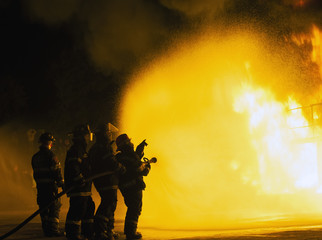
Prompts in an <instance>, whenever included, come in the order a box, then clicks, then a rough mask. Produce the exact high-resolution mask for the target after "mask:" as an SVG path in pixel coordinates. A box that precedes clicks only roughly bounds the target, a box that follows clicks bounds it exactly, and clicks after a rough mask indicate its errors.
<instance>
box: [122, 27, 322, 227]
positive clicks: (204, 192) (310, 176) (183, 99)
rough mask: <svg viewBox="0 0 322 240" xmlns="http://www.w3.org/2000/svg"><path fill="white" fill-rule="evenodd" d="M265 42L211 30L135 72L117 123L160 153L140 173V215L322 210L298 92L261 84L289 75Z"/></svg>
mask: <svg viewBox="0 0 322 240" xmlns="http://www.w3.org/2000/svg"><path fill="white" fill-rule="evenodd" d="M269 51H270V50H269V49H267V48H266V45H265V40H263V39H258V37H257V36H254V35H252V34H250V33H245V34H243V33H235V34H233V35H231V37H229V38H224V37H210V35H207V36H206V37H205V38H202V39H200V41H199V42H193V43H191V44H188V43H185V44H182V46H180V47H178V49H176V50H175V51H173V53H172V54H166V55H165V57H164V58H163V59H161V60H160V61H158V62H155V63H154V64H152V65H151V66H150V68H149V69H145V70H144V71H142V72H140V73H138V74H137V75H136V76H135V77H134V78H133V80H132V85H130V86H129V87H128V89H127V91H126V92H125V96H124V100H123V106H122V107H123V108H122V112H121V113H120V119H121V129H123V131H125V132H127V133H128V134H129V135H130V136H131V137H132V139H133V141H134V142H136V143H139V142H140V141H142V140H143V139H147V142H148V144H149V145H148V147H147V149H146V155H147V156H148V157H152V156H156V157H158V159H159V161H158V163H157V164H156V165H154V166H153V167H152V171H151V173H150V175H149V176H148V177H147V178H146V182H147V190H146V192H145V195H144V206H143V215H142V220H143V221H142V224H144V225H151V226H152V225H154V226H164V227H169V228H178V227H185V228H191V227H195V228H197V227H203V228H207V227H224V226H230V227H231V226H232V225H234V224H235V225H238V224H241V221H242V220H243V221H244V220H245V219H249V218H257V217H262V216H267V215H276V214H287V213H292V214H293V213H299V212H318V211H321V210H322V209H321V204H320V202H319V201H320V199H319V198H318V196H319V195H317V191H318V190H319V187H320V184H319V181H320V179H319V178H320V177H321V175H320V174H319V171H321V169H320V168H319V165H320V162H319V161H321V159H319V154H320V153H319V148H318V147H317V142H316V141H312V138H314V137H316V136H317V135H316V132H315V133H314V132H313V130H312V129H311V127H310V122H309V121H308V120H307V119H306V118H304V117H303V112H302V110H303V108H302V107H301V106H300V105H299V104H297V103H296V101H294V100H292V98H291V97H289V100H288V102H285V103H282V102H279V101H278V100H276V98H275V96H274V93H272V92H271V90H268V89H265V88H264V87H260V86H259V84H257V83H258V82H260V83H263V82H264V83H269V82H270V81H271V80H272V79H280V78H283V77H285V76H286V75H287V76H288V77H290V78H291V77H292V76H291V75H289V74H287V73H285V71H286V70H285V68H284V67H283V66H284V65H283V63H282V62H279V61H282V60H279V59H275V58H274V57H273V56H272V55H271V54H269ZM294 67H296V66H294ZM258 72H260V74H257V73H258ZM258 76H261V78H264V79H257V78H258ZM285 99H287V97H286V98H285ZM313 116H314V117H313V118H317V117H318V114H315V115H314V114H313ZM320 157H321V156H320ZM303 190H305V191H306V194H304V195H303V194H302V195H301V196H300V197H299V193H301V191H303ZM285 193H287V195H285ZM281 196H282V197H281ZM312 199H313V200H312ZM290 202H291V204H290Z"/></svg>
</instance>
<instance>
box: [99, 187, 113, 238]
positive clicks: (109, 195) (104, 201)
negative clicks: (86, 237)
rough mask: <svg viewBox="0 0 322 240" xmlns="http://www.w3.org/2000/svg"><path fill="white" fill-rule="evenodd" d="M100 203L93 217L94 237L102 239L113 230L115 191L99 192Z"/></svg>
mask: <svg viewBox="0 0 322 240" xmlns="http://www.w3.org/2000/svg"><path fill="white" fill-rule="evenodd" d="M99 194H100V197H101V203H100V205H99V206H98V208H97V211H96V214H95V217H94V228H95V234H96V236H101V237H102V238H103V239H104V238H107V237H108V236H110V235H111V234H112V230H113V229H114V212H115V209H116V204H117V189H108V190H104V191H99Z"/></svg>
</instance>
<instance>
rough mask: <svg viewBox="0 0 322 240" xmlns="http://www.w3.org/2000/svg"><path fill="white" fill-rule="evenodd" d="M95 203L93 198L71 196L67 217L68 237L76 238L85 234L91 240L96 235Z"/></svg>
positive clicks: (66, 229)
mask: <svg viewBox="0 0 322 240" xmlns="http://www.w3.org/2000/svg"><path fill="white" fill-rule="evenodd" d="M94 211H95V203H94V202H93V199H92V197H91V196H71V197H70V199H69V210H68V213H67V217H66V225H65V231H66V237H67V239H68V238H75V237H77V236H80V235H81V234H83V235H84V236H85V237H87V238H89V239H91V238H92V237H93V235H94V229H93V226H94Z"/></svg>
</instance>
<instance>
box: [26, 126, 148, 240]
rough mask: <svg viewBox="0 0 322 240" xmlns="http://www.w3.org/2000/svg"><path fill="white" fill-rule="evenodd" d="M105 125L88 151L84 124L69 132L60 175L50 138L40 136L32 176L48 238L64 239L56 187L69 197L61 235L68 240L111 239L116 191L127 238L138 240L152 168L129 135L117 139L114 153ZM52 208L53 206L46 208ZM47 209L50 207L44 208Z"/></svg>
mask: <svg viewBox="0 0 322 240" xmlns="http://www.w3.org/2000/svg"><path fill="white" fill-rule="evenodd" d="M109 126H110V125H109V124H102V125H100V126H99V127H98V128H97V129H96V130H95V131H94V133H95V137H96V141H95V143H94V144H93V145H92V147H91V148H90V149H89V151H87V148H88V145H89V143H90V141H91V138H92V133H91V130H90V128H89V126H88V125H86V124H85V125H79V126H77V127H75V129H74V130H73V132H72V136H73V138H72V142H73V143H72V146H71V147H70V148H69V150H68V151H67V154H66V160H65V168H64V176H63V175H62V169H61V166H60V161H59V160H58V159H57V157H56V156H55V154H54V153H53V152H52V150H51V147H52V145H53V143H54V141H55V139H54V136H53V135H52V134H51V133H49V132H46V133H43V134H42V135H41V136H40V138H39V142H40V149H39V151H38V152H37V153H36V154H35V155H34V156H33V157H32V168H33V176H34V179H35V182H36V184H37V203H38V205H39V208H40V209H43V210H42V211H41V213H40V217H41V222H42V229H43V232H44V235H45V236H47V237H57V236H63V235H64V233H63V232H62V231H60V229H59V212H60V208H61V201H60V199H59V198H58V197H57V194H58V190H59V188H62V189H63V191H65V192H66V193H67V197H68V198H69V210H68V213H67V217H66V223H65V232H66V237H67V239H68V240H85V239H88V240H94V239H95V240H114V239H116V238H118V234H117V233H116V232H114V230H113V229H114V212H115V209H116V205H117V189H120V191H121V193H122V195H123V198H124V202H125V205H126V206H127V212H126V217H125V222H124V234H125V235H126V239H128V240H131V239H141V238H142V235H141V234H140V233H139V232H137V224H138V219H139V216H140V214H141V210H142V191H143V190H144V189H145V183H144V181H143V176H147V175H148V173H149V171H150V169H151V165H150V163H149V162H148V161H147V162H144V161H142V158H143V155H144V147H145V146H146V145H147V144H146V142H145V140H144V141H142V142H141V143H140V144H139V145H138V146H137V147H136V149H134V145H133V143H132V142H131V139H130V138H129V137H128V135H127V134H121V135H119V136H118V137H117V138H116V140H115V143H116V147H117V149H116V152H117V153H116V154H115V152H114V150H113V147H112V143H113V142H114V141H112V137H111V135H112V134H111V131H110V129H109ZM92 182H93V183H94V186H95V188H96V190H97V192H98V193H99V195H100V197H101V202H100V205H99V206H98V208H97V210H96V212H95V204H94V201H93V199H92V197H91V195H92V193H91V190H92ZM50 203H51V204H50ZM49 204H50V206H49V207H48V205H49Z"/></svg>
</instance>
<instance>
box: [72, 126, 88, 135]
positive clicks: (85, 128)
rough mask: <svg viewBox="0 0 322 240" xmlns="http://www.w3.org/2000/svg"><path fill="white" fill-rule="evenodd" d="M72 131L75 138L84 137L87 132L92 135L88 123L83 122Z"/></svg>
mask: <svg viewBox="0 0 322 240" xmlns="http://www.w3.org/2000/svg"><path fill="white" fill-rule="evenodd" d="M72 133H73V137H74V138H82V137H84V136H85V135H86V134H89V135H92V132H91V129H90V128H89V125H88V124H81V125H78V126H76V127H75V128H74V130H73V132H72Z"/></svg>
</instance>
